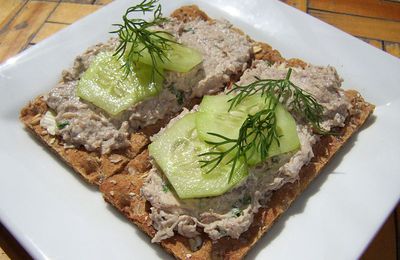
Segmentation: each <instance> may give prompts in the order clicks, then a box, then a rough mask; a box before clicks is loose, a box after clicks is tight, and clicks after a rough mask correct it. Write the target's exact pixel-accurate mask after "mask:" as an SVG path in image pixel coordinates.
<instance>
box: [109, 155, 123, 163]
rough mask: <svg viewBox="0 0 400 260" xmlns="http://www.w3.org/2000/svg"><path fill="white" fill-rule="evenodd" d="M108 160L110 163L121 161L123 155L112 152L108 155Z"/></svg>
mask: <svg viewBox="0 0 400 260" xmlns="http://www.w3.org/2000/svg"><path fill="white" fill-rule="evenodd" d="M109 158H110V162H112V163H118V162H120V161H122V159H123V156H121V155H119V154H112V155H110V157H109Z"/></svg>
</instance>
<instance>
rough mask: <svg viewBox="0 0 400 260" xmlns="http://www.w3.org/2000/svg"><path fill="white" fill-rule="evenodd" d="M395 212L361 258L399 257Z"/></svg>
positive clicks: (368, 259)
mask: <svg viewBox="0 0 400 260" xmlns="http://www.w3.org/2000/svg"><path fill="white" fill-rule="evenodd" d="M395 221H396V220H395V216H394V214H391V215H390V216H389V218H388V219H387V220H386V222H385V223H384V224H383V226H382V227H381V229H380V230H379V232H378V233H377V234H376V236H375V238H374V240H373V241H372V242H371V244H370V245H369V246H368V248H367V250H366V251H365V252H364V254H363V256H362V257H361V259H363V260H378V259H393V260H394V259H397V254H396V241H397V240H396V222H395Z"/></svg>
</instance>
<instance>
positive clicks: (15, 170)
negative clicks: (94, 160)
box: [0, 0, 400, 259]
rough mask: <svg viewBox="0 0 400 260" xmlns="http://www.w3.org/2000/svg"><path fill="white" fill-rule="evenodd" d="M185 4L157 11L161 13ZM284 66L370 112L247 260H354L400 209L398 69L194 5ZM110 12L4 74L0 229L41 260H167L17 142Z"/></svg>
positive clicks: (246, 10)
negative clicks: (22, 116)
mask: <svg viewBox="0 0 400 260" xmlns="http://www.w3.org/2000/svg"><path fill="white" fill-rule="evenodd" d="M191 3H193V2H192V1H162V6H163V11H164V13H165V14H169V13H170V12H171V11H172V10H174V9H175V8H177V7H179V6H180V5H184V4H191ZM196 3H197V4H198V5H199V6H200V7H201V8H202V9H203V10H205V11H206V12H207V13H208V14H209V15H210V16H212V17H214V18H226V19H228V20H229V21H231V22H232V23H233V24H234V25H235V26H237V27H239V28H241V29H242V30H243V31H245V32H247V33H248V34H249V35H250V36H251V37H253V38H254V39H256V40H260V41H265V42H267V43H269V44H271V45H272V46H274V47H275V48H277V49H278V50H280V51H281V53H282V54H283V56H284V57H298V58H301V59H303V60H305V61H308V62H311V63H314V64H319V65H333V66H335V67H336V68H337V69H338V71H339V73H340V75H341V76H342V77H343V78H344V87H345V88H355V89H357V90H359V91H360V92H361V93H362V94H363V96H364V97H365V98H366V99H367V100H368V101H370V102H372V103H374V104H375V105H376V106H377V107H376V110H375V112H374V116H373V117H372V118H371V119H370V120H369V122H368V123H367V125H366V126H365V127H363V129H362V131H361V132H360V133H359V134H358V135H356V136H355V137H354V138H352V139H351V141H350V142H349V143H348V144H346V145H345V147H344V149H342V151H341V152H340V153H339V154H338V155H337V156H336V157H335V159H334V160H333V161H332V162H331V163H330V165H329V167H328V168H326V169H325V170H324V172H323V174H322V176H320V177H318V178H317V180H316V181H314V182H313V183H312V184H311V186H310V187H309V188H308V189H307V191H306V192H304V194H303V195H302V196H301V197H300V198H299V199H298V200H297V201H296V202H295V203H294V205H293V206H292V207H291V208H290V209H289V210H288V211H287V212H286V213H285V214H284V217H283V218H281V219H280V220H279V221H278V223H276V225H275V226H274V227H273V228H272V230H271V231H270V232H269V233H268V234H267V235H266V236H264V238H262V239H261V241H259V243H258V244H257V246H256V248H255V249H253V250H252V251H251V253H250V258H256V257H257V258H259V259H264V258H267V257H268V258H269V259H293V258H295V259H355V258H356V257H358V256H359V255H360V254H361V253H362V251H363V249H364V248H365V247H366V246H367V244H368V242H369V240H370V239H371V238H372V237H373V235H374V234H375V232H376V231H377V230H378V228H379V227H380V225H381V224H382V223H383V221H384V220H385V219H386V217H387V216H388V214H389V213H390V212H391V210H392V209H393V207H394V206H395V205H396V203H397V201H398V199H399V197H400V166H399V163H398V162H399V159H400V139H399V138H398V128H399V127H400V120H399V119H400V115H399V113H400V61H399V59H396V58H394V57H392V56H390V55H388V54H386V53H384V52H382V51H380V50H378V49H375V48H373V47H371V46H369V45H367V44H366V43H364V42H361V41H359V40H357V39H356V38H353V37H352V36H350V35H348V34H346V33H343V32H341V31H339V30H337V29H335V28H333V27H331V26H329V25H327V24H325V23H323V22H321V21H318V20H317V19H315V18H313V17H311V16H308V15H306V14H304V13H301V12H300V11H297V10H295V9H293V8H291V7H288V6H286V5H284V4H282V3H280V2H277V1H261V0H260V1H247V0H246V1H243V0H235V1H233V0H231V1H222V0H213V1H205V0H200V1H196ZM132 4H133V3H132V1H128V0H127V1H117V2H114V3H112V4H110V5H108V6H106V7H104V8H102V9H101V10H99V11H98V12H96V13H94V14H92V15H90V16H88V17H86V18H84V19H82V20H80V21H79V22H77V23H75V24H73V25H71V26H69V27H68V28H66V29H65V30H63V31H61V32H60V33H57V34H56V35H54V36H52V37H50V38H49V39H47V40H45V41H43V42H41V43H39V44H37V45H35V46H33V47H31V48H29V49H28V50H27V51H25V52H23V53H21V54H19V55H17V56H16V57H14V58H11V59H9V60H8V61H7V62H5V63H4V64H2V65H1V66H0V90H1V96H0V101H1V103H0V104H1V110H0V126H1V128H0V133H1V134H0V144H1V146H0V162H1V170H0V219H1V222H2V223H3V224H4V225H5V226H6V227H7V228H8V229H9V230H10V231H11V232H12V233H13V235H14V236H15V237H16V238H17V239H18V240H19V241H20V242H21V243H22V245H23V246H24V247H25V248H26V249H27V250H28V252H29V253H30V254H31V255H32V256H33V257H34V258H37V259H45V258H55V259H128V258H129V259H135V258H141V259H144V258H148V259H154V258H157V257H159V258H166V257H167V255H166V254H165V253H163V252H162V250H160V248H159V247H158V246H157V245H152V244H151V243H150V242H149V239H148V237H146V236H145V235H143V234H142V233H141V231H139V230H138V229H137V228H136V227H135V226H134V225H132V224H130V223H129V222H128V221H126V220H125V219H124V218H123V217H121V216H120V214H119V213H117V212H116V211H115V210H114V209H112V207H110V206H108V205H107V204H106V203H105V202H104V201H103V199H102V196H101V194H100V193H99V192H98V191H97V190H96V189H95V188H93V187H90V186H89V185H87V184H85V183H84V182H83V181H81V180H80V178H79V177H78V176H76V174H74V173H73V172H72V171H71V170H70V169H69V168H68V167H66V166H65V165H64V164H63V163H61V162H60V161H59V160H57V159H56V158H55V157H54V156H53V155H52V154H50V153H49V152H47V151H46V149H44V148H43V147H42V146H41V145H40V144H39V143H38V142H37V141H36V140H35V139H34V138H33V137H32V136H31V135H29V134H28V133H27V131H26V130H24V128H23V126H22V124H21V123H20V122H19V120H18V113H19V110H20V109H21V107H23V106H24V105H25V104H26V103H27V102H28V101H29V100H31V99H33V98H34V97H35V96H37V95H39V94H42V93H44V92H46V91H47V90H49V89H50V88H51V87H52V86H53V85H54V84H56V82H57V81H58V79H59V78H60V73H61V71H62V69H64V68H67V67H69V66H71V65H72V61H73V59H74V57H75V56H76V55H78V54H79V53H81V52H82V51H84V50H85V49H86V48H87V47H89V46H90V45H92V44H95V43H97V42H99V41H104V40H106V39H107V38H108V37H109V34H108V32H109V31H110V30H111V28H112V27H111V26H110V25H111V24H112V23H115V22H119V21H120V17H121V15H122V14H123V12H124V10H125V9H126V8H127V7H128V6H130V5H132Z"/></svg>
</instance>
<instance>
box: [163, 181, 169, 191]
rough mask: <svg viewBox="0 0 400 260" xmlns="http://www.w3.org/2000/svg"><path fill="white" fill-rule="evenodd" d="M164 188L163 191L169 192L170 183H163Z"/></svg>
mask: <svg viewBox="0 0 400 260" xmlns="http://www.w3.org/2000/svg"><path fill="white" fill-rule="evenodd" d="M162 190H163V192H165V193H167V192H168V191H169V188H168V185H167V184H164V183H163V184H162Z"/></svg>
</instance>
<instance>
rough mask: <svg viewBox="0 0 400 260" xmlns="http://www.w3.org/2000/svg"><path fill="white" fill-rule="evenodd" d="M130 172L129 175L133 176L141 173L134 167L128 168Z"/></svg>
mask: <svg viewBox="0 0 400 260" xmlns="http://www.w3.org/2000/svg"><path fill="white" fill-rule="evenodd" d="M128 172H129V174H132V175H135V174H137V173H139V172H138V171H137V170H136V168H134V167H128Z"/></svg>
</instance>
